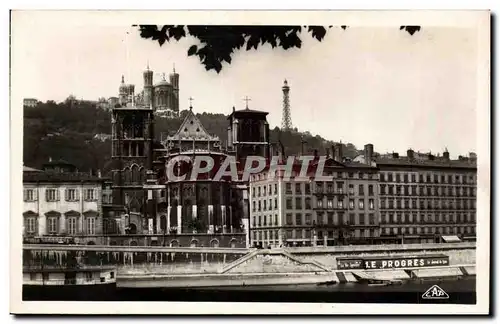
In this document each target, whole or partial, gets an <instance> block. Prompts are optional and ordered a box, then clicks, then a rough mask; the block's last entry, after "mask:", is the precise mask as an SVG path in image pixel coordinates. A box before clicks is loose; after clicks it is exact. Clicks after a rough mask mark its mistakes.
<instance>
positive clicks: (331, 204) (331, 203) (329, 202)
mask: <svg viewBox="0 0 500 324" xmlns="http://www.w3.org/2000/svg"><path fill="white" fill-rule="evenodd" d="M326 208H333V199H328V200H327V201H326Z"/></svg>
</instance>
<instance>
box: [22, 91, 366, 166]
mask: <svg viewBox="0 0 500 324" xmlns="http://www.w3.org/2000/svg"><path fill="white" fill-rule="evenodd" d="M186 112H187V111H181V113H180V118H174V119H168V118H163V117H157V118H156V119H155V132H156V138H157V139H158V140H160V139H161V138H162V136H166V135H167V134H169V133H172V132H175V131H177V129H178V128H179V127H180V125H181V123H182V120H183V118H184V116H185V113H186ZM197 116H198V118H199V119H200V121H201V122H202V123H203V125H204V126H205V128H206V129H207V131H208V132H209V133H211V134H213V135H217V136H219V138H220V139H221V141H222V143H223V146H225V140H226V138H227V126H228V124H227V116H225V115H224V114H212V113H206V112H204V113H201V114H197ZM110 134H111V115H110V111H109V110H106V109H103V108H100V107H98V105H97V104H96V103H95V102H91V101H81V100H72V99H71V98H68V100H66V101H64V102H60V103H56V102H54V101H47V102H39V103H38V104H37V105H36V106H33V107H30V106H25V107H24V138H23V153H24V156H23V162H24V165H26V166H30V167H35V168H39V167H41V165H42V164H43V163H45V162H47V161H48V160H49V158H52V159H63V160H65V161H68V162H70V163H72V164H74V165H75V166H76V167H77V168H78V169H79V170H80V171H93V172H96V170H106V163H107V162H108V161H109V160H110V155H111V143H110V136H109V135H110ZM270 138H271V142H273V143H278V141H281V143H282V144H283V146H284V147H285V154H286V155H293V154H300V153H301V152H303V153H304V154H312V153H313V151H314V150H315V149H317V150H318V153H319V154H325V152H326V150H327V149H329V148H330V147H331V145H333V144H334V142H333V141H329V140H326V139H324V138H322V137H321V136H319V135H316V136H314V135H312V134H311V133H309V132H300V131H296V130H294V131H280V129H279V128H278V127H275V128H272V129H271V130H270ZM343 146H344V155H345V156H348V157H351V158H353V157H354V156H356V155H357V154H358V151H357V149H356V147H354V145H352V144H344V145H343Z"/></svg>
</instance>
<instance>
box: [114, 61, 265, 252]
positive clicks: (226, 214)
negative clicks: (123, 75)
mask: <svg viewBox="0 0 500 324" xmlns="http://www.w3.org/2000/svg"><path fill="white" fill-rule="evenodd" d="M144 80H145V88H144V90H143V92H142V93H141V94H140V95H139V96H135V97H134V95H133V87H132V88H131V86H130V85H125V84H124V83H122V86H121V87H120V101H121V104H120V105H117V106H116V107H115V108H113V110H112V164H113V170H112V181H113V186H112V188H113V190H112V191H113V203H114V204H116V205H121V206H125V209H126V210H127V218H126V219H125V220H124V223H125V224H124V227H126V228H127V229H128V231H129V232H128V233H132V234H149V235H162V236H168V237H172V239H171V241H170V243H169V244H170V245H171V246H175V245H176V244H178V243H179V240H178V237H179V236H183V235H188V236H189V237H190V238H192V237H207V236H208V237H211V236H217V235H218V236H224V235H234V234H239V235H240V236H241V237H246V241H247V244H248V234H247V233H248V227H249V221H248V219H249V210H248V183H246V182H243V181H234V180H232V179H230V178H229V179H228V178H225V177H222V178H221V179H220V180H214V175H215V174H216V172H217V170H218V167H219V166H220V165H221V164H222V163H223V162H224V160H225V159H226V158H227V157H228V156H234V157H236V160H237V161H238V162H237V164H238V170H239V172H243V166H244V165H245V158H246V157H247V156H249V155H260V156H265V157H269V154H270V153H269V125H268V123H267V119H266V116H267V114H268V113H267V112H263V111H257V110H251V109H249V108H248V106H247V107H246V108H245V109H242V110H236V109H235V108H233V111H232V112H231V114H230V115H229V116H228V126H227V134H228V138H227V139H226V141H225V142H226V143H227V144H226V145H224V146H223V145H222V142H223V141H222V140H221V139H220V138H219V137H217V136H214V135H212V134H210V133H209V132H208V131H207V130H206V128H205V127H204V126H203V125H202V123H201V122H200V120H199V119H198V118H197V116H196V114H195V113H194V112H193V107H192V106H190V107H189V110H188V111H187V113H186V114H185V115H184V119H183V121H182V123H181V125H180V127H179V129H177V131H176V132H175V133H174V134H173V135H171V136H168V137H166V138H163V139H161V140H158V139H156V138H155V135H154V119H155V117H156V116H158V115H161V114H159V113H158V112H159V111H166V112H167V113H166V114H165V116H169V117H173V118H175V117H176V116H178V115H179V101H178V80H179V79H178V74H175V75H171V77H170V81H171V82H170V83H167V82H164V83H161V82H160V84H156V85H155V86H151V84H152V72H151V71H150V70H149V68H148V69H147V70H146V71H144ZM163 85H165V88H162V87H163ZM162 89H165V91H163V90H162ZM160 90H161V91H160ZM130 93H132V95H131V94H130ZM147 103H149V104H147ZM168 131H172V130H168ZM179 155H184V156H188V157H190V158H194V157H196V156H210V157H211V158H212V159H213V160H214V163H215V167H214V168H213V172H209V173H207V174H205V175H201V177H198V178H196V179H195V180H191V179H190V176H189V175H190V170H191V168H192V164H191V163H190V162H182V163H178V164H177V169H178V170H179V169H180V170H181V171H182V172H183V174H187V175H188V176H187V177H186V178H185V180H182V181H178V180H177V179H169V177H168V173H167V172H166V165H167V164H168V163H169V161H170V160H171V159H173V158H175V157H177V156H179ZM181 171H177V172H181ZM174 173H175V172H174ZM195 241H198V239H196V240H195ZM176 242H177V243H176ZM193 244H195V245H196V243H191V245H193ZM210 244H212V243H210ZM231 246H232V245H231Z"/></svg>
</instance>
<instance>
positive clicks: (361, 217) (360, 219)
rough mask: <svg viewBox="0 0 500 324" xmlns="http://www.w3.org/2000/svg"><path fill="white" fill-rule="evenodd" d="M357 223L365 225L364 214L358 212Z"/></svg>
mask: <svg viewBox="0 0 500 324" xmlns="http://www.w3.org/2000/svg"><path fill="white" fill-rule="evenodd" d="M359 224H360V225H365V214H359Z"/></svg>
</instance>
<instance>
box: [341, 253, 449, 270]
mask: <svg viewBox="0 0 500 324" xmlns="http://www.w3.org/2000/svg"><path fill="white" fill-rule="evenodd" d="M447 265H449V257H448V256H447V255H426V256H401V257H383V256H381V257H367V258H338V259H337V268H338V269H394V268H424V267H436V266H447Z"/></svg>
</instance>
